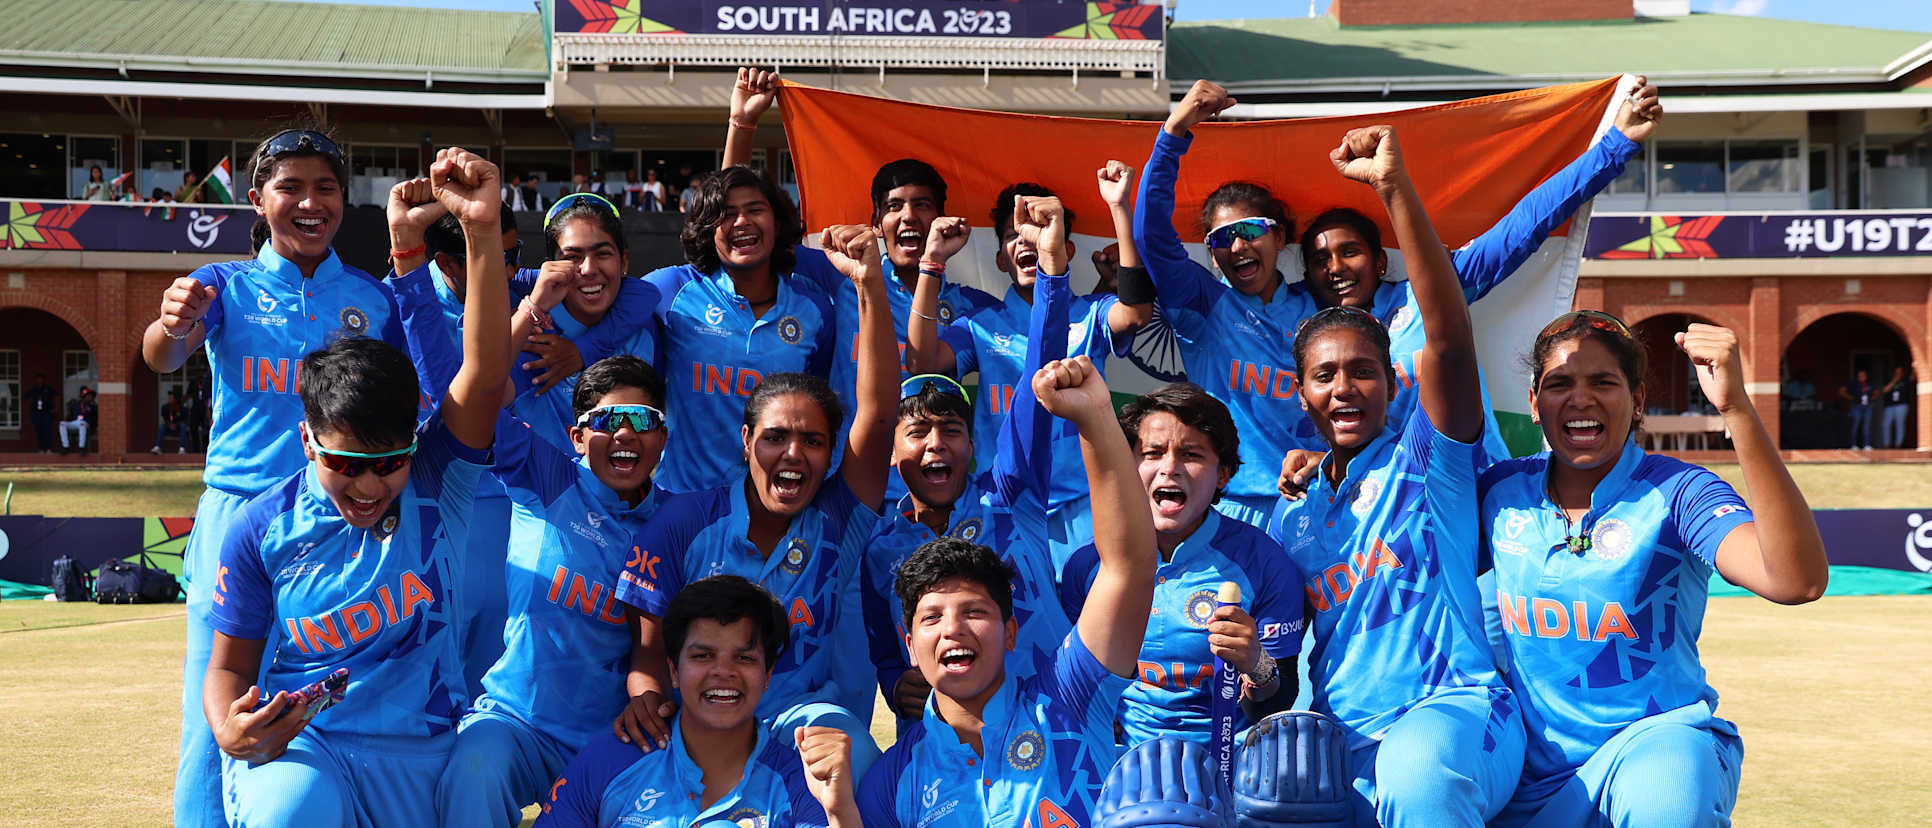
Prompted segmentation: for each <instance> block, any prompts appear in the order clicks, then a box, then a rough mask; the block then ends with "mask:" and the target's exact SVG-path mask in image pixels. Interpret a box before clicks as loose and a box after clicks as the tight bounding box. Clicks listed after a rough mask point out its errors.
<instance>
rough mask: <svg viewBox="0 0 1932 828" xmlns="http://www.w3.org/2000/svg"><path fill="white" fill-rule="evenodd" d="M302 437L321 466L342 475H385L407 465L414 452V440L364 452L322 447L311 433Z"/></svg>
mask: <svg viewBox="0 0 1932 828" xmlns="http://www.w3.org/2000/svg"><path fill="white" fill-rule="evenodd" d="M304 439H306V440H307V441H308V443H309V450H310V451H313V452H315V459H317V460H319V461H321V463H322V466H323V468H326V469H328V470H329V471H332V472H335V473H336V474H339V475H342V476H343V477H361V476H362V473H363V472H366V471H373V472H375V473H376V476H378V477H386V476H388V475H392V474H395V473H396V472H399V471H401V470H402V468H403V467H404V466H407V465H409V458H410V456H411V455H413V454H415V453H416V441H415V440H411V441H409V445H407V446H404V447H402V448H399V449H395V450H392V451H377V452H366V451H344V450H342V449H332V448H323V447H322V444H320V443H317V442H316V441H315V435H314V434H313V433H310V434H308V435H307V436H305V437H304Z"/></svg>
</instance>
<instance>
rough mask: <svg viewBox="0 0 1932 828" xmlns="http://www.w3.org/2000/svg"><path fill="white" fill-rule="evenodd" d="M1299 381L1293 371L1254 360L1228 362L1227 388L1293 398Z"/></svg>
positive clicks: (1282, 398) (1266, 395)
mask: <svg viewBox="0 0 1932 828" xmlns="http://www.w3.org/2000/svg"><path fill="white" fill-rule="evenodd" d="M1300 387H1301V381H1300V380H1299V379H1298V378H1297V377H1296V376H1295V372H1293V371H1290V370H1287V369H1285V368H1276V367H1274V366H1271V365H1262V364H1260V363H1255V362H1242V361H1241V360H1238V359H1236V360H1230V361H1229V362H1228V390H1229V391H1233V392H1246V393H1249V394H1254V395H1257V396H1262V397H1273V398H1275V399H1278V400H1288V399H1294V397H1295V391H1296V390H1297V389H1299V388H1300Z"/></svg>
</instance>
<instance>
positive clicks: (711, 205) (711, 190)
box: [678, 166, 805, 274]
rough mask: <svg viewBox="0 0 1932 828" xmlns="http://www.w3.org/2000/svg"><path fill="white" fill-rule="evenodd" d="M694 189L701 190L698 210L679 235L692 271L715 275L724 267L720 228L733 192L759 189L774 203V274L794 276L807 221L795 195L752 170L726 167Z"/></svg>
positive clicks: (700, 180) (693, 211)
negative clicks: (717, 237)
mask: <svg viewBox="0 0 1932 828" xmlns="http://www.w3.org/2000/svg"><path fill="white" fill-rule="evenodd" d="M693 186H695V187H697V188H698V206H697V208H696V209H694V210H692V211H691V213H690V215H687V216H685V217H684V230H683V231H682V232H681V233H679V235H678V238H679V240H680V241H682V242H683V243H684V259H685V261H687V262H690V263H691V266H692V267H695V268H697V269H698V270H700V271H702V272H704V273H715V272H717V270H718V268H719V267H720V266H721V265H722V264H723V260H722V258H721V257H719V255H718V243H717V239H716V236H717V230H718V225H720V224H723V223H724V221H725V209H726V207H727V202H728V201H729V200H730V198H731V191H732V190H735V189H738V188H740V187H751V188H754V189H756V190H757V191H758V193H759V194H760V195H762V196H764V197H765V200H766V201H768V202H770V203H771V212H772V218H773V222H772V223H773V225H774V226H775V227H776V228H777V237H776V238H774V239H773V240H772V248H771V270H772V273H774V274H779V273H790V272H791V271H792V269H793V268H794V267H797V265H798V256H797V254H795V253H794V252H793V251H792V248H794V247H797V246H798V243H799V242H801V241H804V239H805V220H804V219H803V218H801V217H800V216H799V214H798V205H797V204H794V203H793V202H792V197H791V195H790V194H789V193H786V192H785V190H784V189H782V188H780V187H779V186H778V185H777V184H776V183H774V182H773V181H772V180H771V179H770V178H768V177H766V176H764V175H761V174H760V173H759V172H758V171H757V170H753V169H752V168H750V167H746V166H736V167H726V168H724V169H722V170H718V171H716V172H710V173H705V175H704V177H703V178H701V179H699V180H698V182H697V183H696V184H695V185H693Z"/></svg>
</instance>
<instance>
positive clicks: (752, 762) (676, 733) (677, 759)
mask: <svg viewBox="0 0 1932 828" xmlns="http://www.w3.org/2000/svg"><path fill="white" fill-rule="evenodd" d="M752 730H754V731H756V732H757V733H758V741H757V742H755V743H753V744H752V746H751V753H749V754H746V755H745V767H744V769H743V770H742V771H741V772H740V773H739V776H738V784H737V785H734V786H732V788H731V790H730V791H728V792H726V793H725V795H724V796H721V797H718V801H717V802H713V803H711V807H712V808H716V807H718V806H719V805H723V804H726V803H729V802H730V801H731V800H732V799H734V798H736V797H737V796H738V795H740V794H742V793H743V792H744V791H745V783H746V782H749V781H750V780H751V771H752V769H753V768H754V767H756V766H757V765H758V757H759V756H761V755H763V754H764V752H765V742H767V741H768V740H769V739H770V738H771V728H770V727H767V726H765V723H764V722H762V721H761V722H755V723H754V724H753V727H752ZM671 764H672V765H674V766H675V768H676V770H675V772H676V774H677V780H678V786H679V787H680V788H683V789H684V791H682V792H683V793H691V792H697V793H700V794H702V793H703V792H704V771H703V770H700V769H699V768H698V763H697V762H696V761H695V760H693V759H692V758H691V752H690V751H688V750H685V748H684V716H683V715H682V714H680V715H679V716H677V718H675V719H673V720H672V722H671ZM705 810H707V811H708V810H710V808H706V809H705Z"/></svg>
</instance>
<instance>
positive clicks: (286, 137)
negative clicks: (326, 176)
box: [255, 129, 342, 178]
mask: <svg viewBox="0 0 1932 828" xmlns="http://www.w3.org/2000/svg"><path fill="white" fill-rule="evenodd" d="M305 149H306V150H308V151H310V152H319V153H321V154H323V155H326V156H328V157H330V158H332V159H334V160H335V163H337V164H340V163H342V148H341V147H338V146H336V145H335V142H334V141H331V140H329V136H327V135H323V134H322V133H320V132H315V131H313V130H307V129H289V130H283V131H281V132H278V133H275V135H274V136H272V137H270V138H269V139H268V141H267V142H266V143H264V144H262V150H261V152H260V153H259V154H257V155H256V156H255V177H257V178H260V177H261V174H262V165H263V164H268V163H271V162H273V161H274V160H275V158H276V156H279V155H282V154H283V153H289V152H299V151H302V150H305Z"/></svg>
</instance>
